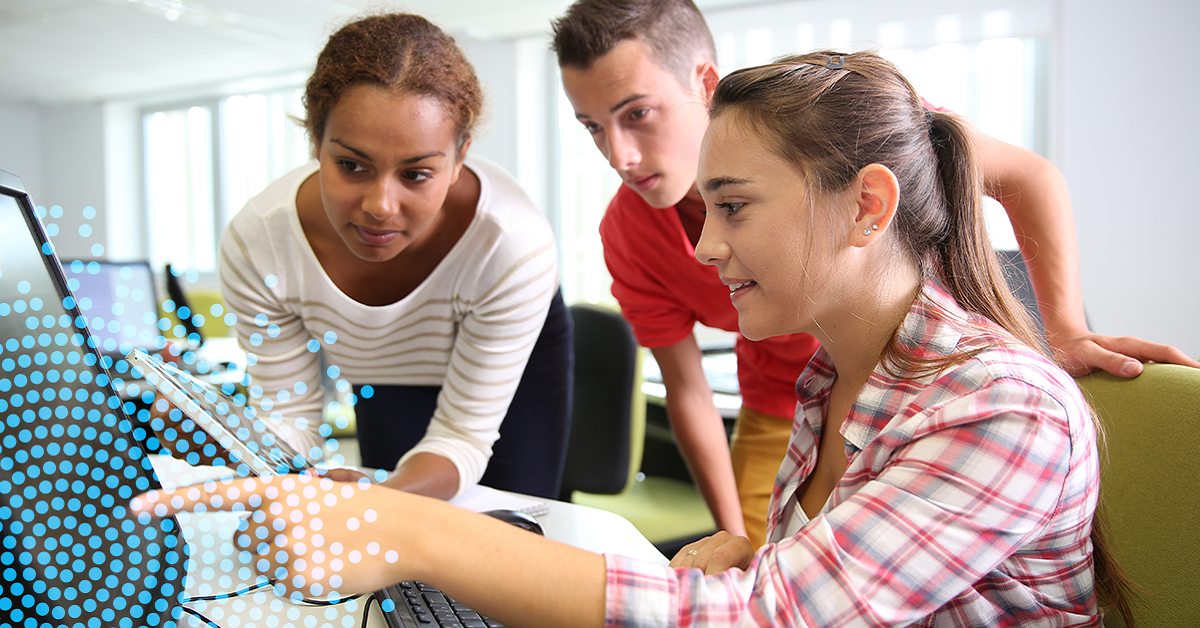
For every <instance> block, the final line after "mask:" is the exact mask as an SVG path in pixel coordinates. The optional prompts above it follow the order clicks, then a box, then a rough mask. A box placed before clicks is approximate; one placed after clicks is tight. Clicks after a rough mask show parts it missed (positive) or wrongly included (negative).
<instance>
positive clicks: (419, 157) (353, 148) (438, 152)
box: [329, 138, 446, 164]
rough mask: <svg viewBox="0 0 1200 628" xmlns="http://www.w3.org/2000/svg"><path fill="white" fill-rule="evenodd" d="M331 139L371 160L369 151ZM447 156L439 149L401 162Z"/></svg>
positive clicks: (414, 161) (408, 162) (407, 162)
mask: <svg viewBox="0 0 1200 628" xmlns="http://www.w3.org/2000/svg"><path fill="white" fill-rule="evenodd" d="M329 141H330V142H333V143H334V144H337V145H338V146H341V147H342V148H345V149H346V150H348V151H350V152H352V153H354V154H355V155H358V156H359V157H361V158H363V159H366V160H368V161H371V156H370V155H368V154H367V153H364V152H363V151H361V150H358V149H357V148H355V147H353V146H351V145H349V144H347V143H345V142H343V141H342V140H339V139H337V138H332V139H330V140H329ZM445 156H446V153H444V152H442V151H440V150H439V151H434V152H432V153H429V154H428V155H418V156H416V157H410V158H408V159H405V160H404V161H403V162H401V163H405V164H415V163H417V162H419V161H425V160H426V159H430V158H432V157H445Z"/></svg>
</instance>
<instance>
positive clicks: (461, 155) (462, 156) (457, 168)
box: [450, 137, 473, 185]
mask: <svg viewBox="0 0 1200 628" xmlns="http://www.w3.org/2000/svg"><path fill="white" fill-rule="evenodd" d="M472 139H473V138H471V137H467V139H466V141H464V142H463V145H462V148H460V149H458V155H457V158H456V159H455V163H454V172H453V174H452V175H451V176H450V184H451V185H454V183H455V182H456V181H458V175H459V174H461V173H462V168H463V161H464V160H466V158H467V149H469V148H471V141H472Z"/></svg>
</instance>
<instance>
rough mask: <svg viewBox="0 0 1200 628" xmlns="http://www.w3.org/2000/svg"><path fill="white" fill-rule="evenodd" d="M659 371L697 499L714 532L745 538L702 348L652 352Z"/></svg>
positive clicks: (682, 345) (682, 344)
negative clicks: (707, 512) (710, 516)
mask: <svg viewBox="0 0 1200 628" xmlns="http://www.w3.org/2000/svg"><path fill="white" fill-rule="evenodd" d="M651 351H652V352H653V353H654V359H655V361H657V362H658V366H659V369H661V370H662V376H663V385H664V386H665V387H666V389H667V416H668V417H669V418H670V420H671V430H672V431H673V432H674V433H675V438H676V439H677V440H678V441H679V450H680V453H682V454H683V458H684V460H685V461H686V462H687V465H688V469H689V470H691V472H692V478H693V479H694V480H695V481H696V486H697V488H699V489H700V494H701V495H703V496H704V501H705V502H706V503H707V504H708V509H709V510H711V511H712V514H713V519H715V520H716V522H717V528H719V529H721V530H726V531H728V532H730V533H731V534H734V535H739V536H745V535H746V523H745V521H743V520H742V507H741V503H740V502H739V501H738V495H737V484H736V483H735V481H734V478H733V462H732V460H731V459H730V457H729V440H728V436H727V435H726V434H725V423H724V420H723V419H722V418H721V414H720V412H718V411H717V407H716V406H715V405H713V396H712V390H711V389H710V388H709V387H708V381H707V380H705V379H704V369H703V367H702V362H701V355H702V354H701V352H700V347H699V346H698V345H697V344H696V337H695V336H694V335H691V334H689V335H688V336H687V337H686V338H684V339H683V340H681V341H679V342H678V343H676V344H674V345H671V346H670V347H662V348H658V349H652V350H651Z"/></svg>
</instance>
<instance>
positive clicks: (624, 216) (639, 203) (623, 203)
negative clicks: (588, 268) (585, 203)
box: [600, 185, 658, 239]
mask: <svg viewBox="0 0 1200 628" xmlns="http://www.w3.org/2000/svg"><path fill="white" fill-rule="evenodd" d="M656 211H658V210H656V208H654V207H651V206H650V204H649V203H647V202H646V201H645V199H643V198H642V197H641V196H639V195H638V193H637V192H634V191H633V190H632V189H630V188H629V187H628V186H625V185H622V186H621V187H619V188H617V193H616V194H614V195H613V197H612V200H611V201H609V202H608V209H607V210H606V211H605V212H604V217H603V218H602V219H601V220H600V235H601V237H604V238H606V239H607V238H610V237H622V236H627V235H630V234H633V233H636V232H637V231H638V230H637V229H635V227H636V226H637V223H638V222H639V221H638V218H639V216H640V217H641V218H643V219H646V218H649V217H650V216H652V215H653V213H654V212H656Z"/></svg>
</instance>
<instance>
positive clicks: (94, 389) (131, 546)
mask: <svg viewBox="0 0 1200 628" xmlns="http://www.w3.org/2000/svg"><path fill="white" fill-rule="evenodd" d="M59 211H60V212H61V210H59ZM51 213H53V212H51ZM0 221H2V224H3V225H4V228H3V229H0V251H3V256H2V257H3V259H2V262H3V269H2V270H3V272H2V274H0V625H4V626H38V627H42V626H71V627H74V626H83V627H88V628H90V627H92V626H96V627H107V626H129V627H130V628H132V627H134V626H175V625H186V624H180V618H181V617H182V612H181V611H180V610H179V606H180V595H181V593H182V592H183V583H184V578H185V576H186V573H187V568H186V565H187V561H188V559H189V556H188V545H187V543H185V542H184V540H183V538H182V536H181V532H180V527H179V525H178V521H177V520H176V519H174V518H166V519H155V520H152V521H139V520H138V519H137V518H136V517H135V516H133V515H132V514H131V513H130V512H129V509H128V505H129V500H130V499H131V498H132V497H133V496H134V495H137V494H139V493H141V492H143V491H145V490H148V489H151V488H157V487H158V482H157V479H156V478H155V475H154V471H153V468H152V466H151V464H150V460H149V458H148V457H147V455H146V452H145V450H144V449H143V446H142V442H143V441H145V440H146V434H145V433H144V431H142V432H139V430H142V429H143V428H140V427H137V426H136V425H135V424H134V423H133V422H131V421H130V420H129V418H128V417H127V416H126V414H125V412H124V409H123V404H122V402H121V400H120V399H119V397H117V395H116V391H115V389H114V387H113V385H114V376H115V375H116V374H113V373H110V372H109V371H107V370H106V362H105V361H104V360H102V359H100V358H98V356H97V353H96V352H95V351H93V350H92V349H91V347H89V342H88V341H89V340H91V339H92V338H91V336H90V335H89V334H88V333H87V330H86V326H87V325H88V321H85V320H82V318H83V316H82V315H81V313H80V312H79V311H78V310H76V309H74V308H75V305H76V304H75V303H74V300H73V299H70V298H68V297H69V295H68V294H67V293H65V292H63V291H61V290H60V287H59V286H58V285H56V282H55V279H54V275H52V272H53V270H52V269H54V268H55V267H57V265H58V260H57V259H56V258H55V256H54V254H53V247H49V246H45V245H46V242H45V241H39V240H38V239H36V238H35V236H34V231H32V230H30V229H27V228H26V226H27V225H28V224H29V223H27V221H26V218H25V216H23V215H22V208H21V207H20V206H19V205H18V204H17V201H16V199H15V198H14V197H12V196H6V195H0ZM58 277H60V278H61V275H59V276H58ZM92 344H94V342H93V343H92ZM113 366H114V365H112V363H111V361H109V362H107V368H113Z"/></svg>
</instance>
